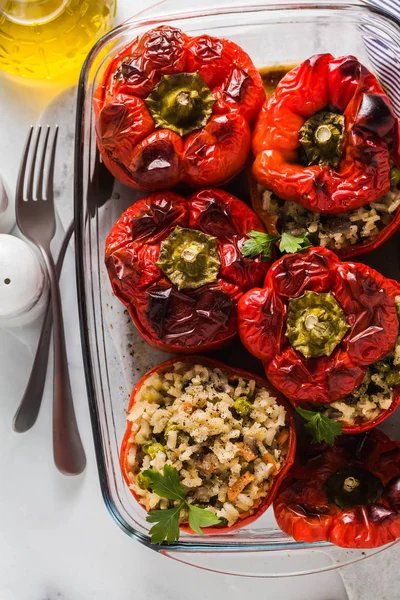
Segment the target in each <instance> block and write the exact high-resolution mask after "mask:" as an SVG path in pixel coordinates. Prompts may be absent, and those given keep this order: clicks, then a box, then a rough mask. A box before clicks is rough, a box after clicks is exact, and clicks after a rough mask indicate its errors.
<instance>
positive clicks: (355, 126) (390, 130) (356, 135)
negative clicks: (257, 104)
mask: <svg viewBox="0 0 400 600" xmlns="http://www.w3.org/2000/svg"><path fill="white" fill-rule="evenodd" d="M397 133H398V119H397V117H396V116H395V114H394V112H393V109H392V107H391V105H390V103H389V100H388V98H387V97H386V95H385V93H384V91H383V89H382V87H381V86H380V84H379V82H378V81H377V79H376V77H375V76H374V75H372V73H370V72H369V71H368V70H367V69H366V68H365V67H364V66H363V65H361V64H360V63H359V62H358V60H357V59H356V58H355V57H354V56H344V57H339V58H333V56H331V55H330V54H320V55H315V56H312V57H311V58H309V59H308V60H306V61H304V62H303V63H302V64H301V65H299V66H298V67H296V68H295V69H293V70H292V71H290V72H289V73H288V74H287V75H285V77H283V79H282V80H281V81H280V83H279V84H278V86H277V88H276V91H275V93H274V94H273V95H272V96H271V97H270V98H269V99H268V100H267V101H266V103H265V104H264V107H263V109H262V111H261V113H260V116H259V118H258V121H257V123H256V127H255V130H254V136H253V152H254V155H255V156H256V160H255V163H254V167H253V173H254V176H255V177H256V179H257V181H259V182H260V183H262V184H263V185H264V186H265V187H266V188H268V189H270V190H272V191H273V192H274V193H275V194H276V195H277V196H278V197H279V198H282V199H283V200H287V201H294V202H298V203H299V204H301V205H302V206H304V207H305V208H306V209H308V210H310V211H313V212H317V213H331V214H332V213H335V214H336V213H344V212H348V211H350V210H353V209H356V208H358V207H360V206H363V205H365V204H369V203H371V202H374V201H376V200H378V199H380V198H381V197H382V196H384V195H385V194H386V193H387V192H388V191H389V190H390V169H391V166H392V163H393V161H394V162H395V163H396V164H397V166H399V156H400V153H399V143H398V135H397Z"/></svg>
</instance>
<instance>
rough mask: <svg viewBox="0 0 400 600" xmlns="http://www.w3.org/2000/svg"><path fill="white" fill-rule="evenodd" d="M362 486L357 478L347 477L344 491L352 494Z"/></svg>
mask: <svg viewBox="0 0 400 600" xmlns="http://www.w3.org/2000/svg"><path fill="white" fill-rule="evenodd" d="M359 485H360V482H359V480H358V479H356V478H355V477H346V479H345V480H344V482H343V489H344V490H345V491H346V492H352V491H353V490H355V489H356V488H357V487H358V486H359Z"/></svg>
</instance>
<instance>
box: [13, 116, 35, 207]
mask: <svg viewBox="0 0 400 600" xmlns="http://www.w3.org/2000/svg"><path fill="white" fill-rule="evenodd" d="M32 133H33V127H31V128H30V130H29V133H28V136H27V138H26V142H25V148H24V154H23V156H22V161H21V164H20V167H19V172H18V180H17V189H16V200H17V212H18V201H21V200H23V199H24V182H25V171H26V163H27V162H28V156H29V148H30V145H31V139H32Z"/></svg>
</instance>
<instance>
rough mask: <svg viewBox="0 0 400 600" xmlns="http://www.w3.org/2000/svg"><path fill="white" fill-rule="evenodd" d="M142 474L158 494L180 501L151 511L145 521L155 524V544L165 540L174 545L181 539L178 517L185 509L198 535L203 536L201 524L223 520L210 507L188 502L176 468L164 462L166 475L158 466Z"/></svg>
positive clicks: (152, 530) (206, 525)
mask: <svg viewBox="0 0 400 600" xmlns="http://www.w3.org/2000/svg"><path fill="white" fill-rule="evenodd" d="M142 474H143V476H144V477H147V479H148V480H149V488H150V489H151V490H152V491H153V492H154V493H155V494H157V495H158V496H160V497H161V498H166V499H167V500H176V501H177V502H178V503H177V504H176V505H175V506H173V507H172V508H168V509H166V510H151V511H150V512H149V514H148V515H147V518H146V521H148V522H149V523H155V525H153V527H152V528H151V529H150V532H149V533H150V535H151V542H152V544H161V543H162V542H163V541H164V540H166V541H167V543H168V544H171V543H172V542H175V541H176V540H178V539H179V518H180V514H181V510H182V509H183V508H186V509H187V511H188V518H189V525H190V527H191V528H192V529H193V531H195V532H196V533H198V534H199V535H203V531H202V530H201V527H209V526H210V525H218V524H219V523H220V522H221V520H220V519H219V518H218V517H217V516H216V515H214V513H212V512H211V511H210V510H208V509H206V508H201V507H200V506H195V505H193V504H189V502H187V500H186V498H185V490H184V489H183V487H182V484H181V482H180V481H179V474H178V471H177V470H176V469H175V467H172V466H171V465H164V470H163V474H162V473H160V472H159V471H156V470H155V469H146V470H145V471H142Z"/></svg>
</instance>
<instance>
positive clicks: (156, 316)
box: [106, 189, 269, 353]
mask: <svg viewBox="0 0 400 600" xmlns="http://www.w3.org/2000/svg"><path fill="white" fill-rule="evenodd" d="M252 230H257V231H263V226H262V224H261V222H260V220H259V219H258V217H257V216H256V215H255V214H254V212H253V211H252V210H251V209H250V208H249V207H248V206H247V205H246V204H244V203H243V202H241V201H240V200H238V199H237V198H235V197H234V196H232V195H230V194H228V193H227V192H224V191H222V190H219V189H204V190H201V191H198V192H196V193H195V194H193V195H192V196H191V197H190V198H183V197H182V196H178V195H177V194H174V193H172V192H159V193H155V194H152V195H150V196H148V197H147V198H143V199H141V200H139V201H138V202H136V203H135V204H134V205H133V206H131V207H130V208H128V209H127V210H126V211H125V212H124V213H123V215H122V216H121V217H120V219H119V220H118V221H117V223H116V224H115V225H114V227H113V229H112V230H111V232H110V234H109V236H108V238H107V241H106V265H107V269H108V273H109V276H110V280H111V284H112V287H113V290H114V293H115V294H116V296H117V297H118V298H119V299H120V300H121V301H122V302H123V303H124V304H125V306H126V307H127V309H128V311H129V313H130V315H131V317H132V320H133V322H134V323H135V325H136V327H137V328H138V330H139V332H140V334H141V335H142V337H143V338H144V339H145V340H146V341H147V342H148V343H149V344H150V345H152V346H153V347H155V348H159V349H161V350H165V351H170V352H185V353H190V352H199V351H205V350H210V349H214V348H219V347H221V346H222V345H224V344H226V343H227V342H229V341H230V340H232V339H233V338H234V337H235V336H236V335H237V314H236V313H237V309H236V306H237V301H238V299H239V298H240V297H241V296H242V295H243V293H244V292H245V291H247V290H249V289H250V288H252V287H254V286H256V285H260V284H261V283H262V281H263V280H264V277H265V274H266V272H267V270H268V267H269V263H268V262H263V261H262V260H261V259H260V258H259V257H258V258H256V259H249V258H245V257H244V256H243V255H242V254H241V251H240V250H241V248H242V246H243V244H244V243H245V241H246V240H247V239H248V238H247V234H248V232H250V231H252Z"/></svg>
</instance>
